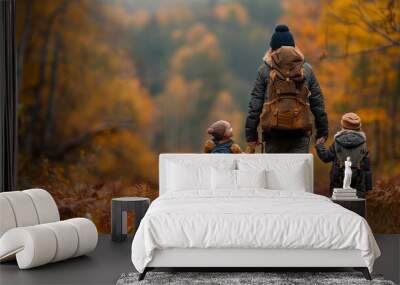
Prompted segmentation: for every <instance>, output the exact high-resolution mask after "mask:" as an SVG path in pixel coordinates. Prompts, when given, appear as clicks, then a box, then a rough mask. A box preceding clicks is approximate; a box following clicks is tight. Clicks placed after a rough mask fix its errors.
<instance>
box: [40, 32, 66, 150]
mask: <svg viewBox="0 0 400 285" xmlns="http://www.w3.org/2000/svg"><path fill="white" fill-rule="evenodd" d="M61 45H62V42H61V37H60V35H56V39H55V43H54V55H53V61H52V63H51V79H50V93H49V98H48V100H47V111H46V118H45V122H44V123H45V126H44V131H43V136H42V144H41V145H42V147H43V148H46V147H47V146H48V143H49V140H50V137H51V134H52V131H53V125H54V110H55V104H54V102H55V97H56V89H57V73H58V72H57V71H58V62H59V54H60V50H61Z"/></svg>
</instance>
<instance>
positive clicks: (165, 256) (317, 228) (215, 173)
mask: <svg viewBox="0 0 400 285" xmlns="http://www.w3.org/2000/svg"><path fill="white" fill-rule="evenodd" d="M210 171H211V172H210ZM313 181H314V180H313V157H312V155H310V154H239V155H238V154H235V155H230V154H226V155H225V154H161V155H160V159H159V187H160V197H159V198H157V199H156V200H155V201H153V203H152V205H151V206H150V208H149V210H148V212H147V213H146V215H145V217H144V218H143V220H142V222H141V224H140V226H139V229H138V230H137V232H136V235H135V237H134V240H133V243H132V262H133V264H134V266H135V267H136V269H137V270H138V271H139V272H141V273H142V275H141V276H140V278H141V279H142V278H144V274H145V273H146V271H148V270H149V269H151V268H154V267H169V268H170V267H239V268H242V267H354V268H359V269H361V270H362V271H363V273H364V275H365V276H366V278H370V276H369V272H371V271H372V267H373V263H374V260H375V259H376V258H377V257H379V255H380V251H379V248H378V246H377V244H376V241H375V239H374V237H373V235H372V233H371V230H370V228H369V226H368V224H367V222H366V221H365V220H364V219H363V218H362V217H360V216H359V215H357V214H355V213H353V212H351V211H349V210H347V209H345V208H343V207H341V206H339V205H337V204H335V203H333V202H331V201H330V200H329V199H328V198H326V197H323V196H320V195H316V194H313V184H314V183H313ZM260 183H261V184H260ZM263 183H265V185H264V186H263Z"/></svg>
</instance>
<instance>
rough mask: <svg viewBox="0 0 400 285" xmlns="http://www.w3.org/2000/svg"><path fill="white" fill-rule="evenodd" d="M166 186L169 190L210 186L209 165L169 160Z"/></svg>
mask: <svg viewBox="0 0 400 285" xmlns="http://www.w3.org/2000/svg"><path fill="white" fill-rule="evenodd" d="M167 188H168V190H169V191H189V190H203V189H210V188H211V167H206V166H196V165H190V166H187V165H183V164H176V163H172V162H170V163H169V165H168V177H167Z"/></svg>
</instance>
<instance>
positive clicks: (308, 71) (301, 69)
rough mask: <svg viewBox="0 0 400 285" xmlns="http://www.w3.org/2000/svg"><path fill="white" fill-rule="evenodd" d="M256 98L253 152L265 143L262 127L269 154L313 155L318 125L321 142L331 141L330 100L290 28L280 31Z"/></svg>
mask: <svg viewBox="0 0 400 285" xmlns="http://www.w3.org/2000/svg"><path fill="white" fill-rule="evenodd" d="M250 95H251V98H250V102H249V109H248V115H247V119H246V141H247V143H248V145H249V147H250V149H251V150H254V149H255V147H256V146H257V145H259V144H260V142H259V138H258V132H257V127H258V126H259V124H260V125H261V127H262V130H263V132H262V141H263V143H264V142H265V148H264V149H265V152H267V153H308V152H309V144H310V137H311V134H312V126H313V123H314V124H315V129H316V143H318V144H321V143H324V142H325V141H326V138H327V136H328V118H327V115H326V112H325V104H324V96H323V94H322V91H321V88H320V86H319V83H318V80H317V78H316V77H315V74H314V72H313V69H312V67H311V65H310V64H309V63H307V62H305V60H304V56H303V54H302V53H301V51H300V50H299V49H298V48H296V47H295V41H294V38H293V36H292V34H291V33H290V31H289V28H288V27H287V26H285V25H279V26H277V27H276V28H275V32H274V34H273V35H272V37H271V40H270V49H269V50H268V51H267V53H266V54H265V56H264V58H263V63H262V64H261V66H260V67H259V69H258V75H257V78H256V81H255V83H254V87H253V90H252V91H251V94H250Z"/></svg>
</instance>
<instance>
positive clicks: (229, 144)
mask: <svg viewBox="0 0 400 285" xmlns="http://www.w3.org/2000/svg"><path fill="white" fill-rule="evenodd" d="M207 133H208V134H209V135H211V137H212V138H211V139H210V140H207V141H206V143H205V145H204V152H205V153H241V152H242V150H241V149H240V146H239V145H237V144H235V143H234V142H233V140H232V137H233V128H232V126H231V124H230V123H229V122H227V121H224V120H219V121H216V122H215V123H213V124H212V125H211V126H210V127H209V128H208V129H207Z"/></svg>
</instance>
